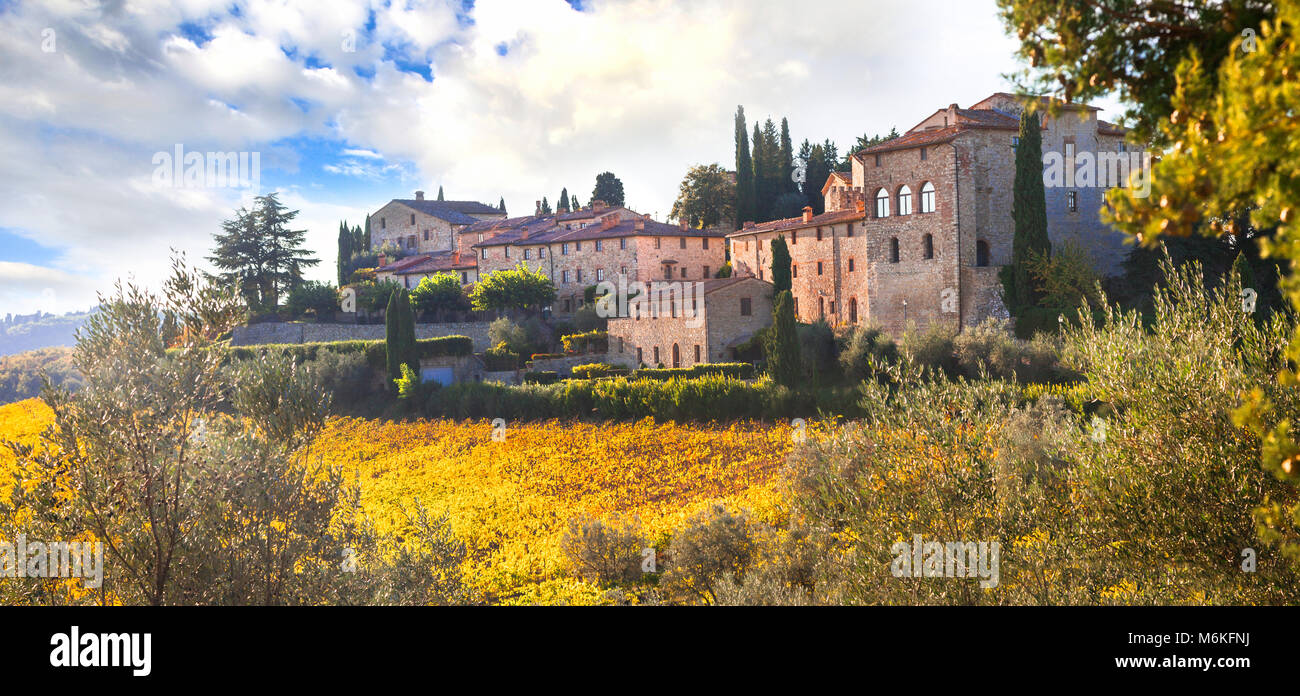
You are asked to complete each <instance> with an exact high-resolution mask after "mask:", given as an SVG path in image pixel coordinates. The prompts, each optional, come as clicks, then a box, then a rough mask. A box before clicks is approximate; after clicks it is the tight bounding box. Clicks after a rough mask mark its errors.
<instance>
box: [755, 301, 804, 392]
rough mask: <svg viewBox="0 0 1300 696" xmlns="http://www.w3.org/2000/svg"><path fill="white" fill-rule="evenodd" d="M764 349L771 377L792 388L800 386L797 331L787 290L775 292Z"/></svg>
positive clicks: (792, 306)
mask: <svg viewBox="0 0 1300 696" xmlns="http://www.w3.org/2000/svg"><path fill="white" fill-rule="evenodd" d="M764 348H765V353H766V355H767V371H768V373H769V374H771V375H772V379H773V380H774V381H775V382H776V383H777V384H780V385H782V386H785V387H789V388H791V389H793V388H795V387H797V386H799V382H800V373H801V372H802V369H801V361H800V359H799V333H798V326H797V325H796V323H795V319H794V298H793V297H792V296H791V295H790V291H789V290H784V291H782V292H778V293H777V294H776V305H775V306H774V307H773V308H772V328H771V329H770V331H769V333H768V336H767V343H766V345H765V346H764Z"/></svg>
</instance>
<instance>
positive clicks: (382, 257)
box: [379, 254, 388, 268]
mask: <svg viewBox="0 0 1300 696" xmlns="http://www.w3.org/2000/svg"><path fill="white" fill-rule="evenodd" d="M387 265H388V256H387V255H386V254H380V255H379V267H380V268H383V267H384V266H387Z"/></svg>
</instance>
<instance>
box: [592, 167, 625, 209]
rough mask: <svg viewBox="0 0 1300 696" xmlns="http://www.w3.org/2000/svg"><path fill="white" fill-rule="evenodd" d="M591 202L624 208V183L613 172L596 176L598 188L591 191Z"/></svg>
mask: <svg viewBox="0 0 1300 696" xmlns="http://www.w3.org/2000/svg"><path fill="white" fill-rule="evenodd" d="M591 200H593V201H605V203H607V204H609V205H610V206H622V205H624V200H623V182H622V181H620V180H619V178H618V177H616V176H614V173H613V172H602V173H601V174H598V175H597V176H596V187H595V188H593V189H592V190H591Z"/></svg>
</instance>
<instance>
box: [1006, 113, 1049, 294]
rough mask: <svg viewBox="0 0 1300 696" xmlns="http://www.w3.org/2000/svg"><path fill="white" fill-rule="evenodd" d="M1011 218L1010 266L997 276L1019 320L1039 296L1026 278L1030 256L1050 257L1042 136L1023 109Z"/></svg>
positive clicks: (1034, 117)
mask: <svg viewBox="0 0 1300 696" xmlns="http://www.w3.org/2000/svg"><path fill="white" fill-rule="evenodd" d="M1014 186H1015V188H1014V189H1013V192H1014V197H1013V199H1012V203H1011V217H1012V219H1013V220H1014V223H1015V236H1014V237H1013V238H1012V241H1011V264H1010V265H1008V266H1005V267H1004V268H1003V269H1002V270H1001V271H1000V272H999V275H1000V276H1001V280H1002V289H1003V299H1004V300H1005V301H1006V307H1007V310H1008V311H1010V312H1011V314H1012V315H1013V316H1016V317H1020V316H1021V315H1022V314H1023V312H1024V310H1025V309H1027V308H1031V307H1034V306H1036V305H1037V304H1038V300H1039V298H1040V296H1041V294H1042V293H1040V292H1039V290H1038V289H1037V288H1035V287H1034V285H1033V282H1032V280H1031V279H1030V276H1029V264H1028V262H1029V258H1030V255H1031V254H1035V253H1036V254H1039V255H1041V256H1050V255H1051V253H1052V242H1051V240H1050V239H1049V238H1048V236H1047V196H1046V192H1045V191H1044V190H1043V136H1042V130H1041V127H1040V125H1039V121H1038V114H1037V113H1030V112H1029V110H1028V109H1026V110H1025V111H1024V112H1023V113H1021V115H1020V141H1019V144H1018V145H1017V146H1016V178H1015V184H1014Z"/></svg>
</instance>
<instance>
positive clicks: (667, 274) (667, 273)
mask: <svg viewBox="0 0 1300 696" xmlns="http://www.w3.org/2000/svg"><path fill="white" fill-rule="evenodd" d="M672 279H673V267H672V266H667V265H665V266H664V280H672Z"/></svg>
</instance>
